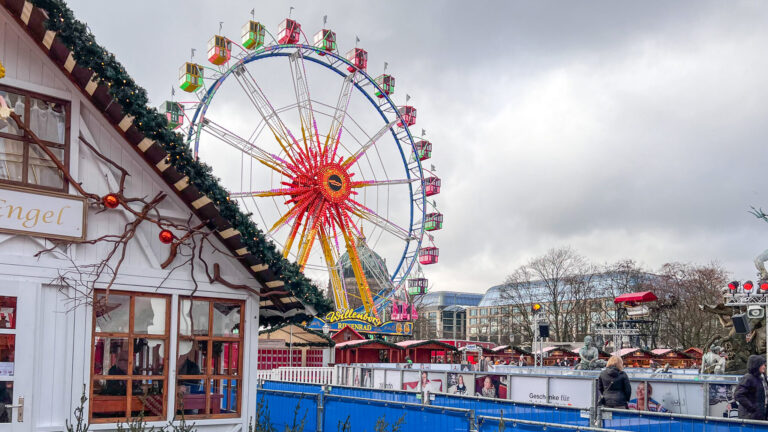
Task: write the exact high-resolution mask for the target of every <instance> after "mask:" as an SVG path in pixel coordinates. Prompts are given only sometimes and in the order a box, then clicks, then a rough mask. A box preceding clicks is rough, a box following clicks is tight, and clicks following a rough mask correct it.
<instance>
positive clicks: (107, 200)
mask: <svg viewBox="0 0 768 432" xmlns="http://www.w3.org/2000/svg"><path fill="white" fill-rule="evenodd" d="M101 202H102V203H104V207H106V208H111V209H113V208H116V207H117V206H118V205H120V199H119V198H118V197H117V195H116V194H113V193H111V194H106V195H104V198H102V199H101Z"/></svg>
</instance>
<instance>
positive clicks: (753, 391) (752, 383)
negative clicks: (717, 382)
mask: <svg viewBox="0 0 768 432" xmlns="http://www.w3.org/2000/svg"><path fill="white" fill-rule="evenodd" d="M766 385H768V384H766V381H765V358H764V357H763V356H759V355H751V356H749V359H748V360H747V373H746V374H744V376H743V377H741V380H739V384H738V385H737V386H736V391H735V392H734V393H733V398H734V399H735V400H736V402H738V403H739V418H742V419H750V420H765V404H766V400H765V395H766Z"/></svg>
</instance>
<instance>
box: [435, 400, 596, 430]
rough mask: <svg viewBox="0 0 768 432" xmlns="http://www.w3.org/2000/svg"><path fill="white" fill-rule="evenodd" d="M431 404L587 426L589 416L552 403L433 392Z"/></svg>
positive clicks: (483, 413) (522, 418)
mask: <svg viewBox="0 0 768 432" xmlns="http://www.w3.org/2000/svg"><path fill="white" fill-rule="evenodd" d="M430 404H431V405H437V406H446V407H453V408H464V409H470V410H473V411H474V412H475V413H476V414H477V415H479V416H489V417H510V418H515V419H520V420H536V421H541V422H549V423H559V424H569V425H577V426H589V417H588V416H587V417H582V416H581V410H579V409H576V408H568V407H559V406H554V405H532V404H521V403H517V402H511V401H505V400H496V399H486V398H478V397H466V396H452V395H446V394H435V395H434V400H431V401H430Z"/></svg>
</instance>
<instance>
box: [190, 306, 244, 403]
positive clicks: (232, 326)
mask: <svg viewBox="0 0 768 432" xmlns="http://www.w3.org/2000/svg"><path fill="white" fill-rule="evenodd" d="M244 315H245V303H244V302H242V301H239V300H224V299H205V298H198V297H194V298H181V299H180V300H179V338H178V351H177V354H178V357H177V360H176V412H177V414H181V413H183V414H184V415H185V416H187V417H192V418H215V417H236V416H238V415H239V413H240V400H241V395H242V375H243V366H242V365H243V327H244V324H243V322H244V321H243V317H244Z"/></svg>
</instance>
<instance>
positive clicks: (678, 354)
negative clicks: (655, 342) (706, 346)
mask: <svg viewBox="0 0 768 432" xmlns="http://www.w3.org/2000/svg"><path fill="white" fill-rule="evenodd" d="M651 352H652V353H653V354H654V355H655V356H656V357H657V358H656V359H655V361H656V363H657V364H658V365H659V366H664V365H667V364H668V365H669V366H670V367H673V368H681V369H684V368H690V367H694V365H695V364H696V362H697V361H698V360H696V358H694V357H692V356H690V355H688V354H686V353H685V352H683V351H679V350H673V349H669V348H658V349H655V350H652V351H651Z"/></svg>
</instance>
